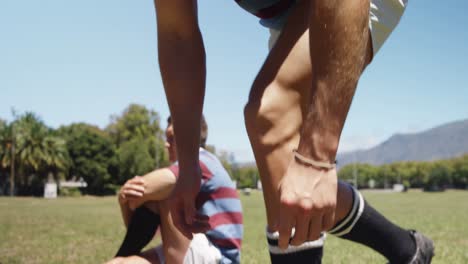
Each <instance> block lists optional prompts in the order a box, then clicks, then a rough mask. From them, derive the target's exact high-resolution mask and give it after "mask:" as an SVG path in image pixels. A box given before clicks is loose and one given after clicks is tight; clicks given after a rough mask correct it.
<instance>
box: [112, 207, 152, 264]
mask: <svg viewBox="0 0 468 264" xmlns="http://www.w3.org/2000/svg"><path fill="white" fill-rule="evenodd" d="M160 223H161V219H160V217H159V215H157V214H155V213H153V212H152V211H151V210H149V209H148V208H146V207H145V206H141V207H138V208H137V209H136V210H135V212H134V213H133V216H132V219H131V220H130V223H129V224H128V228H127V233H126V234H125V238H124V241H123V242H122V245H121V246H120V248H119V251H117V254H116V255H115V256H116V257H128V256H132V255H137V254H139V253H140V252H141V250H142V249H143V248H144V247H145V246H146V245H147V244H148V243H149V242H150V241H151V240H152V239H153V237H154V234H155V233H156V230H157V229H158V226H159V224H160Z"/></svg>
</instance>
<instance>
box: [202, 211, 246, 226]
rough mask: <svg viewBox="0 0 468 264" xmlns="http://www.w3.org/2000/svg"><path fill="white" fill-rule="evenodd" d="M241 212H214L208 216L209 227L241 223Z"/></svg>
mask: <svg viewBox="0 0 468 264" xmlns="http://www.w3.org/2000/svg"><path fill="white" fill-rule="evenodd" d="M242 222H243V219H242V213H241V212H224V213H219V214H214V215H212V216H210V220H209V223H210V227H211V229H214V228H215V227H217V226H219V225H228V224H229V225H242Z"/></svg>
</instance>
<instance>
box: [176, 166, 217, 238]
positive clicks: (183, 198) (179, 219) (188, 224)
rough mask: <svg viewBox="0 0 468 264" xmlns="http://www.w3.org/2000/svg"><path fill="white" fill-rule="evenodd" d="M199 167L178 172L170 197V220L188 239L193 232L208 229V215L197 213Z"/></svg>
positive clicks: (199, 181) (201, 231)
mask: <svg viewBox="0 0 468 264" xmlns="http://www.w3.org/2000/svg"><path fill="white" fill-rule="evenodd" d="M200 185H201V171H200V168H197V169H193V170H188V171H182V170H180V172H179V178H178V179H177V183H176V186H175V188H174V190H173V192H172V195H171V198H170V207H171V214H172V220H173V221H174V225H175V226H176V227H177V228H178V229H179V231H180V232H181V233H182V234H183V235H184V236H186V237H187V238H189V239H192V238H193V235H192V234H193V233H203V232H205V231H207V230H208V229H209V227H210V226H209V223H208V216H205V215H200V214H197V210H196V208H195V200H196V197H197V195H198V193H199V191H200Z"/></svg>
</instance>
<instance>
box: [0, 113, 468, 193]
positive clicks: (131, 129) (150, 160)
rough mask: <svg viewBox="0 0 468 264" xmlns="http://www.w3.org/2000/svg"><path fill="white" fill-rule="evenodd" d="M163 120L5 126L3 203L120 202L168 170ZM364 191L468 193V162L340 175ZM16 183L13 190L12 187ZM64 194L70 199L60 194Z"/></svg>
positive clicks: (237, 169) (225, 155) (226, 157)
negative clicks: (8, 199)
mask: <svg viewBox="0 0 468 264" xmlns="http://www.w3.org/2000/svg"><path fill="white" fill-rule="evenodd" d="M165 126H166V124H165V122H164V124H161V118H160V116H159V114H158V113H157V112H156V111H154V110H151V109H148V108H146V107H145V106H142V105H138V104H131V105H129V106H128V107H127V108H126V109H125V110H124V111H123V112H122V113H120V114H119V115H113V116H111V119H110V123H109V124H108V125H107V126H106V127H105V128H104V129H101V128H99V127H97V126H94V125H90V124H86V123H74V124H70V125H64V126H61V127H59V128H57V129H53V128H50V127H48V126H47V125H46V124H45V123H44V121H43V120H42V119H41V118H40V117H39V116H38V115H36V114H35V113H33V112H26V113H23V114H19V115H18V114H14V119H13V120H12V121H11V122H7V121H5V120H2V119H0V195H7V194H10V193H11V192H12V191H13V193H14V194H15V195H42V193H43V190H44V184H45V183H46V182H50V181H55V182H60V181H80V180H82V181H85V182H86V183H87V187H86V188H85V189H81V190H79V191H78V190H74V192H75V193H76V192H85V193H87V194H93V195H106V194H114V193H115V192H116V191H117V190H118V188H119V187H120V186H121V185H122V184H123V183H124V182H125V181H126V180H127V179H129V178H131V177H133V176H135V175H143V174H145V173H147V172H149V171H151V170H153V169H155V168H160V167H164V166H167V165H169V161H168V157H167V153H166V151H165V147H164V145H165V142H164V128H165ZM207 149H208V150H209V151H211V152H213V153H215V154H217V156H218V157H219V158H220V160H221V162H222V163H223V165H224V167H225V168H226V170H227V171H228V172H229V174H230V175H231V177H232V178H233V180H235V181H236V182H237V187H238V188H247V187H249V188H256V187H257V181H258V180H259V173H258V170H257V168H256V167H254V166H248V167H242V166H239V164H238V163H237V162H236V160H235V157H234V155H233V154H232V153H229V152H226V151H220V152H217V151H216V148H215V146H213V145H208V146H207ZM338 174H339V177H340V178H341V179H343V180H348V181H352V182H354V181H356V182H354V183H355V184H357V185H358V187H359V188H369V187H373V188H390V187H391V186H392V185H393V184H395V183H401V184H403V185H404V186H405V187H407V188H410V187H411V188H425V189H427V190H438V189H443V188H447V187H450V188H459V189H467V188H468V155H465V156H462V157H458V158H453V159H449V160H440V161H432V162H397V163H392V164H386V165H381V166H373V165H370V164H350V165H347V166H345V167H343V168H341V169H340V170H339V172H338ZM11 183H13V184H11ZM61 192H62V194H67V192H70V190H69V189H63V190H61Z"/></svg>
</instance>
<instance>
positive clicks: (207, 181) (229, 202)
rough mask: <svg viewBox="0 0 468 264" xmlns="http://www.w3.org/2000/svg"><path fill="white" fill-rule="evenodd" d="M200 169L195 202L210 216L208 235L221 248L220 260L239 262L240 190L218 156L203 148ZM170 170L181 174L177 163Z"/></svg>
mask: <svg viewBox="0 0 468 264" xmlns="http://www.w3.org/2000/svg"><path fill="white" fill-rule="evenodd" d="M200 168H201V171H202V181H201V187H200V192H199V193H198V195H197V198H196V201H195V205H196V208H197V210H198V212H199V213H200V214H203V215H207V216H208V217H209V224H210V230H209V231H208V232H206V233H205V235H206V237H207V238H208V240H210V242H211V243H213V245H214V246H215V247H217V248H218V249H219V250H220V252H221V254H222V259H221V262H220V263H222V264H228V263H229V264H230V263H240V248H241V242H242V235H243V224H242V222H243V221H242V206H241V202H240V200H239V195H238V193H237V190H236V188H235V186H234V183H233V182H232V180H231V178H230V177H229V174H228V173H227V172H226V170H225V169H224V167H223V165H222V164H221V162H220V161H219V160H218V158H216V156H214V155H213V154H211V153H209V152H208V151H206V150H204V149H200ZM169 169H170V170H171V171H172V172H173V173H174V175H176V177H178V176H179V166H178V164H177V163H175V164H174V165H172V166H170V167H169Z"/></svg>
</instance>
